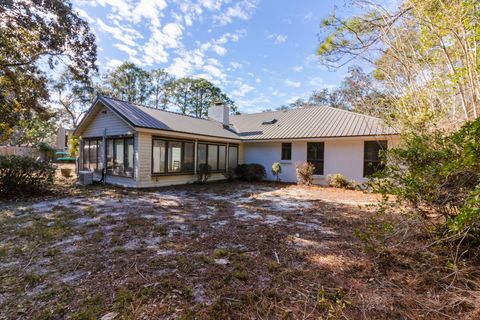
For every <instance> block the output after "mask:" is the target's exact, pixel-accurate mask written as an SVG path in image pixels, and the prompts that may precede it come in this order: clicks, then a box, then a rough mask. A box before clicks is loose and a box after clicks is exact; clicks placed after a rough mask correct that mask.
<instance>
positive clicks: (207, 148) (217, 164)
mask: <svg viewBox="0 0 480 320" xmlns="http://www.w3.org/2000/svg"><path fill="white" fill-rule="evenodd" d="M226 150H227V147H226V146H223V145H217V144H205V143H199V144H198V167H199V168H200V165H201V164H205V163H207V164H208V165H209V166H210V167H211V169H212V170H213V171H219V170H225V168H226V161H227V159H226V156H227V155H226Z"/></svg>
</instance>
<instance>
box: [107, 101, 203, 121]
mask: <svg viewBox="0 0 480 320" xmlns="http://www.w3.org/2000/svg"><path fill="white" fill-rule="evenodd" d="M99 96H100V97H102V98H106V99H110V100H116V101H120V102H124V103H128V104H131V105H133V106H136V107H143V108H147V109H152V110H156V111H161V112H168V113H173V114H176V115H178V116H184V117H190V118H193V119H199V120H208V121H210V119H205V118H199V117H196V116H192V115H190V114H183V113H180V112H175V111H170V110H162V109H158V108H154V107H150V106H147V105H144V104H140V103H136V102H130V101H126V100H122V99H118V98H114V97H109V96H106V95H103V94H100V95H99Z"/></svg>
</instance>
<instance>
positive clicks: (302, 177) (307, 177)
mask: <svg viewBox="0 0 480 320" xmlns="http://www.w3.org/2000/svg"><path fill="white" fill-rule="evenodd" d="M314 170H315V167H314V166H313V164H311V163H310V162H302V163H297V165H296V172H297V183H298V184H300V185H306V186H309V185H311V184H312V183H313V171H314Z"/></svg>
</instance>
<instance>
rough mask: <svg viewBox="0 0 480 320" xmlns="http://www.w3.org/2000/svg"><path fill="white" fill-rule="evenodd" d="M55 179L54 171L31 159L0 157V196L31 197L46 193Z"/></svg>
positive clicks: (45, 164) (9, 156)
mask: <svg viewBox="0 0 480 320" xmlns="http://www.w3.org/2000/svg"><path fill="white" fill-rule="evenodd" d="M54 177H55V169H54V168H53V167H52V165H51V164H49V163H47V162H38V161H36V160H35V159H34V158H33V157H24V156H17V155H8V156H0V195H2V196H17V195H32V194H38V193H40V192H43V191H46V190H47V189H48V188H49V187H50V186H51V185H52V184H53V179H54Z"/></svg>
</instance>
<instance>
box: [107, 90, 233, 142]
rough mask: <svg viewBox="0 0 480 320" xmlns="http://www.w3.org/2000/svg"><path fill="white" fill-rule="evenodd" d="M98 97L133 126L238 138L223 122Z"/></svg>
mask: <svg viewBox="0 0 480 320" xmlns="http://www.w3.org/2000/svg"><path fill="white" fill-rule="evenodd" d="M98 99H99V101H101V102H102V103H103V104H105V105H106V106H108V107H110V108H111V109H113V110H114V111H115V112H116V113H117V114H119V115H120V116H121V117H122V118H123V119H124V120H125V121H127V122H128V123H130V124H131V125H132V126H133V127H138V128H149V129H158V130H167V131H175V132H183V133H190V134H198V135H205V136H212V137H220V138H230V139H237V140H238V139H240V137H239V136H238V135H237V134H236V133H235V132H233V130H229V129H225V128H224V127H223V124H221V123H219V122H217V121H213V120H209V119H201V118H196V117H192V116H188V115H183V114H179V113H175V112H170V111H163V110H159V109H154V108H149V107H145V106H141V105H137V104H134V103H130V102H126V101H122V100H118V99H113V98H108V97H105V96H99V97H98Z"/></svg>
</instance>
